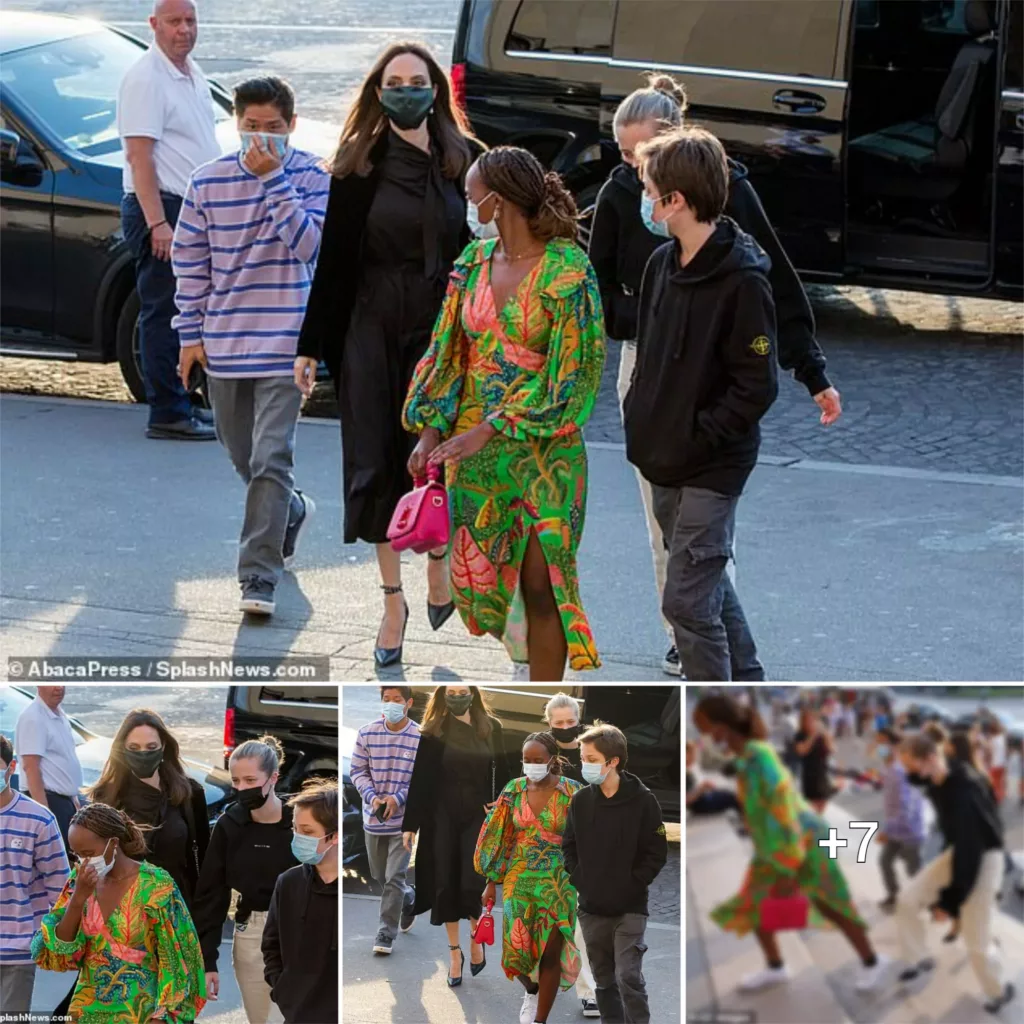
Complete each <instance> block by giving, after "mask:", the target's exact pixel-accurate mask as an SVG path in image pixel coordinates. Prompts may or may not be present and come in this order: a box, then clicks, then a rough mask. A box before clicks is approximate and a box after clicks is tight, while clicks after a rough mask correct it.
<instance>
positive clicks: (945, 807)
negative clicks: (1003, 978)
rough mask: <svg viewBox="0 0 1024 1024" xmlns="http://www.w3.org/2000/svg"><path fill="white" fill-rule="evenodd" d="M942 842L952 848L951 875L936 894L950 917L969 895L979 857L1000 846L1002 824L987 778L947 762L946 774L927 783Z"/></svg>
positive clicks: (978, 867)
mask: <svg viewBox="0 0 1024 1024" xmlns="http://www.w3.org/2000/svg"><path fill="white" fill-rule="evenodd" d="M928 795H929V796H930V797H931V799H932V802H933V803H934V804H935V811H936V814H937V816H938V819H939V828H940V829H941V830H942V835H943V838H944V839H945V840H946V843H947V844H948V845H949V846H951V847H952V848H953V877H952V880H951V881H950V883H949V885H948V886H946V888H945V889H943V890H942V891H941V892H940V893H939V901H938V905H939V906H940V907H941V908H942V909H943V910H945V911H946V913H947V914H949V915H950V917H959V916H960V907H961V906H962V905H963V903H964V901H965V900H966V899H967V897H968V896H970V894H971V890H972V889H973V888H974V883H975V882H976V881H977V879H978V872H979V871H980V870H981V858H982V857H983V856H984V855H985V854H986V853H988V851H989V850H999V849H1002V846H1003V823H1002V820H1001V819H1000V817H999V810H998V808H997V807H996V803H995V798H994V796H993V793H992V788H991V786H989V785H988V783H987V780H986V779H984V778H983V777H982V776H981V775H979V774H978V773H977V772H976V771H975V770H974V769H973V768H971V767H970V766H969V765H965V764H963V763H962V762H959V761H951V762H950V763H949V774H948V775H947V776H946V778H945V779H944V780H943V781H942V783H941V784H940V785H938V786H929V787H928Z"/></svg>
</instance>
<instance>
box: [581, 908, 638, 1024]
mask: <svg viewBox="0 0 1024 1024" xmlns="http://www.w3.org/2000/svg"><path fill="white" fill-rule="evenodd" d="M579 921H580V927H581V928H582V929H583V938H584V939H585V940H586V943H587V956H589V957H590V968H591V970H592V971H593V972H594V992H595V993H596V995H597V1008H598V1009H599V1010H600V1011H601V1020H602V1022H603V1024H650V1020H651V1008H650V1006H649V1005H648V1002H647V984H646V982H645V981H644V972H643V970H642V969H641V968H642V965H643V959H644V953H646V952H647V946H646V945H645V944H644V932H645V931H646V930H647V918H646V916H645V915H643V914H622V915H621V916H619V917H601V916H599V915H597V914H588V913H586V911H583V910H581V911H580V912H579Z"/></svg>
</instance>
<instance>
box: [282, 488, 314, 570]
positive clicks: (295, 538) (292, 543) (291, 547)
mask: <svg viewBox="0 0 1024 1024" xmlns="http://www.w3.org/2000/svg"><path fill="white" fill-rule="evenodd" d="M295 496H296V497H297V498H298V499H299V501H300V502H302V515H300V516H299V518H298V519H296V520H295V522H294V523H292V522H289V523H288V529H287V530H285V533H284V546H283V547H282V549H281V554H282V555H283V556H284V564H285V566H286V567H290V566H291V563H292V559H293V558H294V557H295V552H296V551H297V550H298V548H299V538H300V537H301V536H302V531H303V530H304V529H305V527H306V524H307V523H308V522H309V521H310V519H312V518H313V513H314V512H316V504H315V503H314V502H313V499H312V498H310V497H308V496H307V495H305V494H303V493H302V491H299V490H296V492H295Z"/></svg>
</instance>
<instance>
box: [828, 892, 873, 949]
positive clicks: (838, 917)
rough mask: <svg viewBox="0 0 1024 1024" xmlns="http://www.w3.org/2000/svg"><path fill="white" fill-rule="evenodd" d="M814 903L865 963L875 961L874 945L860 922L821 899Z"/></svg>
mask: <svg viewBox="0 0 1024 1024" xmlns="http://www.w3.org/2000/svg"><path fill="white" fill-rule="evenodd" d="M814 905H815V906H816V907H817V908H818V911H819V913H820V914H821V916H822V917H827V918H828V919H829V920H830V921H831V922H832V923H833V924H834V925H835V926H836V927H837V928H838V929H839V930H840V931H841V932H842V933H843V934H844V935H845V936H846V939H847V941H848V942H849V943H850V945H851V946H853V948H854V949H855V950H856V951H857V955H858V956H859V957H860V958H861V960H862V961H863V962H864V963H865V964H868V963H874V961H875V950H874V947H873V946H872V945H871V942H870V941H869V940H868V933H867V932H866V931H865V930H864V929H863V928H862V927H861V926H860V925H859V924H854V923H853V922H852V921H851V920H850V919H849V918H848V917H843V915H842V914H840V913H839V911H838V910H834V909H833V908H832V907H829V906H827V905H826V904H824V903H822V902H821V900H815V901H814Z"/></svg>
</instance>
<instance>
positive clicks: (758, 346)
mask: <svg viewBox="0 0 1024 1024" xmlns="http://www.w3.org/2000/svg"><path fill="white" fill-rule="evenodd" d="M750 350H751V351H752V352H756V353H757V354H758V355H759V356H766V355H768V353H769V352H771V350H772V343H771V342H770V341H769V340H768V339H767V338H766V337H765V336H764V335H763V334H759V335H758V336H757V337H756V338H755V339H754V340H753V341H752V342H751V343H750Z"/></svg>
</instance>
